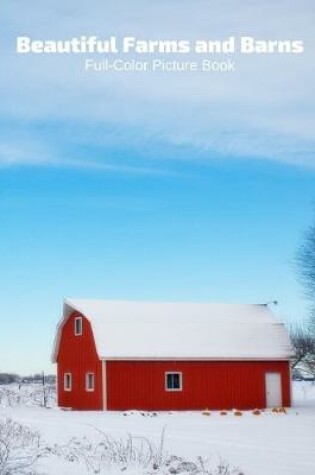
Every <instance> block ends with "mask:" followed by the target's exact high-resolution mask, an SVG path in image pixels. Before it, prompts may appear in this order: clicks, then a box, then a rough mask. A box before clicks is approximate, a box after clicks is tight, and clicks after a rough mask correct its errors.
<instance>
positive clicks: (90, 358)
mask: <svg viewBox="0 0 315 475" xmlns="http://www.w3.org/2000/svg"><path fill="white" fill-rule="evenodd" d="M76 316H82V315H80V314H79V313H77V312H74V313H73V314H71V316H70V317H69V319H68V320H67V322H66V324H65V325H64V327H63V330H62V335H61V340H60V345H59V352H58V356H57V374H58V405H59V406H61V407H72V408H74V409H102V407H103V400H102V364H101V362H100V360H99V359H98V355H97V353H96V347H95V342H94V337H93V333H92V329H91V325H90V322H89V321H88V320H87V319H86V318H85V317H82V318H83V332H82V335H80V336H75V334H74V318H75V317H76ZM87 372H91V373H94V374H95V390H94V391H93V392H88V391H86V390H85V374H86V373H87ZM64 373H72V391H69V392H68V391H64V389H63V375H64Z"/></svg>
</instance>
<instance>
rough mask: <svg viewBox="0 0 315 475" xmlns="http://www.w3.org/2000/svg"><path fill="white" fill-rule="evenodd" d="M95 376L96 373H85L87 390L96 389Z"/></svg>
mask: <svg viewBox="0 0 315 475" xmlns="http://www.w3.org/2000/svg"><path fill="white" fill-rule="evenodd" d="M94 386H95V377H94V373H86V375H85V390H86V391H94Z"/></svg>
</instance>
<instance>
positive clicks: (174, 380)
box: [165, 373, 183, 391]
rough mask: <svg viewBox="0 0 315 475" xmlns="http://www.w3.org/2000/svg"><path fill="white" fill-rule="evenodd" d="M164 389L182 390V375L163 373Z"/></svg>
mask: <svg viewBox="0 0 315 475" xmlns="http://www.w3.org/2000/svg"><path fill="white" fill-rule="evenodd" d="M165 390H166V391H182V390H183V375H182V373H165Z"/></svg>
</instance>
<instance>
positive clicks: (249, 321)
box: [53, 300, 292, 410]
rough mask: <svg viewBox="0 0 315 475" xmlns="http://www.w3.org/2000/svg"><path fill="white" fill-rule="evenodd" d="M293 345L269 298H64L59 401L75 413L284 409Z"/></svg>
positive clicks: (56, 356) (57, 357)
mask: <svg viewBox="0 0 315 475" xmlns="http://www.w3.org/2000/svg"><path fill="white" fill-rule="evenodd" d="M291 356H292V347H291V344H290V340H289V337H288V334H287V332H286V330H285V328H284V325H283V324H282V323H280V322H278V321H277V320H276V318H275V317H274V316H273V315H272V313H271V312H270V309H269V308H268V306H267V305H230V304H208V303H184V302H182V303H161V302H120V301H105V300H66V301H65V303H64V312H63V318H62V320H61V321H60V323H59V325H58V328H57V335H56V340H55V345H54V350H53V361H54V362H56V363H57V373H58V404H59V406H61V407H66V408H72V409H77V410H79V409H80V410H102V409H104V410H106V409H107V410H126V409H143V410H194V409H204V408H209V409H232V408H238V409H250V408H264V407H273V406H290V404H291V389H290V388H291V383H290V364H289V359H290V357H291Z"/></svg>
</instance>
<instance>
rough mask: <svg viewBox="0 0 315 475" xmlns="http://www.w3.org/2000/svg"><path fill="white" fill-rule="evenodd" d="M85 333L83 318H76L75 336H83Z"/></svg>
mask: <svg viewBox="0 0 315 475" xmlns="http://www.w3.org/2000/svg"><path fill="white" fill-rule="evenodd" d="M78 322H80V323H79V331H78V328H77V323H78ZM82 333H83V319H82V317H75V319H74V335H75V336H81V335H82Z"/></svg>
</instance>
